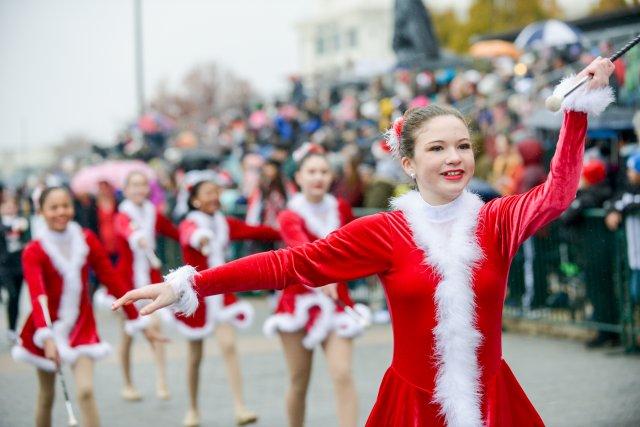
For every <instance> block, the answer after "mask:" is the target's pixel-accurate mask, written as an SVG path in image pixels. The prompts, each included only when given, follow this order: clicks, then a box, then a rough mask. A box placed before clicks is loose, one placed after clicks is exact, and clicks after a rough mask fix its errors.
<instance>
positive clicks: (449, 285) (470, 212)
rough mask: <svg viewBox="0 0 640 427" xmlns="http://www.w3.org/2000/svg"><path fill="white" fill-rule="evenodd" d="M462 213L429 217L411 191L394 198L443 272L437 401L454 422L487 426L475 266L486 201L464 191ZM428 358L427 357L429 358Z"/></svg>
mask: <svg viewBox="0 0 640 427" xmlns="http://www.w3.org/2000/svg"><path fill="white" fill-rule="evenodd" d="M460 197H463V199H462V202H463V203H461V206H460V209H459V213H458V215H457V216H456V217H455V218H454V219H453V220H451V221H449V222H446V223H442V222H438V223H434V222H431V221H428V220H426V219H425V217H426V214H425V210H426V209H428V208H429V206H428V205H427V204H426V203H425V202H424V200H423V199H422V197H421V196H420V194H419V193H418V192H416V191H411V192H409V193H407V194H405V195H404V196H401V197H398V198H396V199H394V200H393V201H392V205H393V206H394V207H395V208H396V209H400V210H401V211H402V212H403V213H404V215H405V218H406V220H407V222H408V224H409V227H410V228H411V231H412V233H413V239H414V241H415V243H416V244H417V245H418V247H420V248H422V249H423V251H424V252H425V257H424V262H425V264H428V265H431V266H433V268H435V270H436V271H437V272H438V274H439V275H440V278H441V280H440V283H438V285H437V288H436V291H435V300H436V301H435V302H436V321H437V325H436V327H435V328H434V330H433V334H434V336H435V347H436V348H435V356H436V360H437V373H436V383H435V389H434V393H433V400H434V401H435V402H437V403H438V404H439V405H440V408H441V413H442V414H443V415H444V417H445V419H446V422H447V426H449V427H470V426H474V427H476V426H478V427H479V426H482V425H483V421H482V414H481V410H480V402H481V388H480V368H479V366H478V360H477V350H478V347H479V346H480V343H481V340H482V335H481V334H480V332H479V331H478V330H477V329H476V325H475V322H476V320H475V301H474V298H475V296H474V292H473V283H472V281H473V268H474V266H475V265H476V263H477V262H478V261H480V260H481V259H482V257H483V254H482V250H481V248H480V247H479V245H478V242H477V238H476V234H475V231H476V223H477V219H478V212H479V210H480V208H481V206H482V201H481V200H480V199H479V198H478V197H477V196H476V195H474V194H471V193H469V192H466V191H465V192H464V193H463V194H462V195H461V196H460ZM426 362H427V361H425V363H426Z"/></svg>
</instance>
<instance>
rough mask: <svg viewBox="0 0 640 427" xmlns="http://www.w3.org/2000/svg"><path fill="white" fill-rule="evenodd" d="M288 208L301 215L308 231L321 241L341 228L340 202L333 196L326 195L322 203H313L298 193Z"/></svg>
mask: <svg viewBox="0 0 640 427" xmlns="http://www.w3.org/2000/svg"><path fill="white" fill-rule="evenodd" d="M287 207H288V208H289V209H291V210H292V211H294V212H295V213H297V214H298V215H300V216H301V217H302V219H304V225H305V227H307V230H309V231H310V232H311V233H313V235H314V236H316V237H319V238H321V239H322V238H325V237H327V236H328V235H329V233H331V232H332V231H335V230H337V229H338V228H340V213H339V212H338V200H337V199H336V198H335V197H333V196H332V195H331V194H325V196H324V198H323V199H322V201H321V202H320V203H311V202H310V201H308V200H307V198H306V197H304V195H303V194H302V193H298V194H296V195H295V196H293V197H292V198H291V200H289V203H287Z"/></svg>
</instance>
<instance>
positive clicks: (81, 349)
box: [11, 222, 148, 372]
mask: <svg viewBox="0 0 640 427" xmlns="http://www.w3.org/2000/svg"><path fill="white" fill-rule="evenodd" d="M22 264H23V268H24V277H25V280H26V282H27V285H28V286H29V294H30V296H31V306H32V312H31V314H30V315H29V317H28V318H27V320H26V322H25V325H24V327H23V329H22V333H21V334H20V342H19V344H17V345H16V346H14V347H13V349H12V352H11V353H12V355H13V358H14V359H16V360H21V361H24V362H28V363H31V364H33V365H35V366H36V367H38V368H40V369H44V370H47V371H51V372H54V371H55V370H56V368H55V364H54V363H53V362H52V361H50V360H48V359H46V358H45V357H44V351H43V345H44V341H45V340H46V339H47V338H50V337H53V339H54V340H55V343H56V346H57V348H58V353H59V355H60V358H61V359H62V361H63V362H65V363H69V364H73V363H74V362H75V361H76V359H77V358H78V357H79V356H88V357H90V358H92V359H100V358H102V357H104V356H106V355H108V354H109V353H110V351H111V347H110V346H109V344H108V343H106V342H102V341H100V337H99V336H98V331H97V328H96V322H95V319H94V317H93V309H92V307H91V301H90V298H89V287H88V274H89V267H91V268H92V269H93V271H94V272H95V273H96V274H97V276H98V278H99V279H100V281H101V282H102V283H103V284H104V285H105V286H106V287H107V288H108V289H109V291H110V293H111V294H113V295H115V296H117V297H120V296H122V295H124V293H125V292H126V291H127V288H126V286H125V285H124V283H122V281H121V279H120V276H118V275H117V274H116V272H115V271H114V269H113V267H112V266H111V262H110V261H109V258H108V256H107V253H106V251H105V250H104V248H103V247H102V245H101V243H100V241H99V240H98V238H97V237H96V235H95V234H94V233H93V232H91V231H89V230H84V229H82V228H81V227H80V226H79V225H78V224H77V223H75V222H70V223H69V225H68V226H67V229H66V230H65V231H64V232H55V231H52V230H50V229H49V228H47V227H46V226H45V227H42V228H41V230H40V232H39V236H38V239H37V240H33V241H32V242H30V243H29V244H28V245H27V247H26V248H25V250H24V252H23V255H22ZM40 295H46V296H47V300H48V308H49V313H50V315H51V321H52V322H53V325H52V329H53V330H52V329H49V328H48V327H47V325H46V322H45V317H44V313H43V311H42V307H41V306H40V303H39V300H38V296H40ZM124 310H125V313H126V315H127V318H128V319H129V320H127V321H126V322H125V330H126V332H127V333H128V334H130V335H132V334H134V333H135V332H137V331H139V330H141V329H143V328H144V327H145V326H146V325H147V323H148V322H147V320H146V319H145V318H142V317H138V312H137V310H136V308H135V307H133V306H127V307H125V309H124Z"/></svg>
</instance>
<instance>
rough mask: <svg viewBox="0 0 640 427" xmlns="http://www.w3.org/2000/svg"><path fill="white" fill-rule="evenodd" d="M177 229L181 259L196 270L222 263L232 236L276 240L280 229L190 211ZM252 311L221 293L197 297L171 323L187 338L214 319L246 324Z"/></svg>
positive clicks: (200, 334) (206, 329) (203, 331)
mask: <svg viewBox="0 0 640 427" xmlns="http://www.w3.org/2000/svg"><path fill="white" fill-rule="evenodd" d="M178 230H179V233H180V246H181V248H182V256H183V258H184V262H185V263H186V264H188V265H191V266H193V267H194V268H195V269H196V270H198V271H200V270H206V269H207V268H209V267H216V266H219V265H222V264H224V262H225V255H226V252H227V246H228V243H229V242H230V241H232V240H280V233H278V232H277V231H276V230H274V229H273V228H271V227H267V226H251V225H248V224H246V223H245V222H243V221H240V220H238V219H236V218H232V217H225V216H224V215H223V214H222V213H220V212H217V213H216V214H214V215H207V214H205V213H202V212H199V211H192V212H190V213H189V214H188V215H187V217H186V218H185V219H184V221H182V222H181V223H180V226H179V228H178ZM203 237H206V238H208V240H209V245H208V246H207V248H206V250H205V252H206V255H205V254H203V253H202V252H201V247H200V242H201V240H202V238H203ZM203 302H204V303H203ZM253 314H254V311H253V307H252V306H251V304H249V303H248V302H246V301H240V300H239V299H238V297H236V296H235V295H234V294H233V293H225V294H224V295H212V296H208V297H204V298H200V304H199V305H198V309H197V310H196V312H195V313H194V314H193V315H192V316H189V317H185V316H182V315H180V314H176V315H175V320H176V321H175V322H174V326H175V327H176V329H177V330H178V331H179V332H180V333H181V334H183V335H184V336H185V337H187V338H188V339H190V340H199V339H203V338H204V337H206V336H207V335H209V334H210V333H211V332H212V331H213V329H214V328H215V325H216V324H217V323H218V322H228V323H231V324H232V325H234V326H236V327H238V328H246V327H248V326H249V325H250V324H251V321H252V319H253Z"/></svg>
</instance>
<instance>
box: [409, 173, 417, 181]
mask: <svg viewBox="0 0 640 427" xmlns="http://www.w3.org/2000/svg"><path fill="white" fill-rule="evenodd" d="M409 176H410V177H411V179H412V180H414V181H415V180H416V174H415V172H411V173H410V174H409Z"/></svg>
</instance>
